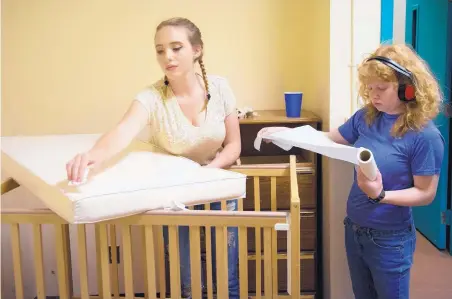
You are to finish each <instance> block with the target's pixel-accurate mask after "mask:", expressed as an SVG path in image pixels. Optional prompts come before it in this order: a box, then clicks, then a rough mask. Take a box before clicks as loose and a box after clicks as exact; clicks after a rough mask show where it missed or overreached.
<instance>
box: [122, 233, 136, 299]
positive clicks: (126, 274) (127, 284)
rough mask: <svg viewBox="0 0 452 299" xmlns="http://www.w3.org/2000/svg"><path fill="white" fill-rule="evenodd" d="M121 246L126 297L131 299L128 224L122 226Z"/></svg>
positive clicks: (130, 254) (132, 295) (131, 273)
mask: <svg viewBox="0 0 452 299" xmlns="http://www.w3.org/2000/svg"><path fill="white" fill-rule="evenodd" d="M121 232H122V247H123V249H122V250H123V255H122V259H123V262H124V284H125V291H126V298H128V299H133V298H134V292H133V267H132V242H131V237H130V226H129V225H124V226H122V231H121Z"/></svg>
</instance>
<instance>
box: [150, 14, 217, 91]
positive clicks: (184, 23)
mask: <svg viewBox="0 0 452 299" xmlns="http://www.w3.org/2000/svg"><path fill="white" fill-rule="evenodd" d="M166 26H181V27H185V28H186V29H187V30H188V40H189V41H190V43H191V44H192V45H199V46H201V49H203V48H204V43H203V41H202V36H201V31H200V30H199V28H198V27H197V26H196V25H195V24H194V23H193V22H192V21H190V20H188V19H186V18H179V17H177V18H171V19H168V20H165V21H163V22H161V23H160V24H159V25H158V26H157V31H159V30H160V29H162V28H163V27H166ZM202 56H203V51H201V55H199V57H197V58H196V59H195V62H196V61H197V62H198V63H199V66H200V68H201V72H202V79H203V81H204V85H205V86H206V92H207V99H208V100H210V91H209V82H208V80H207V73H206V67H205V66H204V62H203V60H202ZM164 82H165V85H166V86H167V87H168V85H169V81H168V78H166V76H165V81H164Z"/></svg>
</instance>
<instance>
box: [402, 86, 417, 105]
mask: <svg viewBox="0 0 452 299" xmlns="http://www.w3.org/2000/svg"><path fill="white" fill-rule="evenodd" d="M398 96H399V99H400V100H401V101H403V102H410V101H412V100H414V99H415V89H414V86H413V85H411V84H399V90H398Z"/></svg>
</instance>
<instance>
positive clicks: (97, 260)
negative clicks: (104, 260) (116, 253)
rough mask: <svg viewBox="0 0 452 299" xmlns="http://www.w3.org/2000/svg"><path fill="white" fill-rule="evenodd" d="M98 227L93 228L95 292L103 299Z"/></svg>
mask: <svg viewBox="0 0 452 299" xmlns="http://www.w3.org/2000/svg"><path fill="white" fill-rule="evenodd" d="M99 229H100V226H99V225H95V226H94V232H95V239H96V271H97V292H98V293H99V297H101V298H103V297H104V294H103V288H102V266H101V265H102V264H101V252H100V250H101V248H100V230H99Z"/></svg>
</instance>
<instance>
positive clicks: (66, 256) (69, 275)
mask: <svg viewBox="0 0 452 299" xmlns="http://www.w3.org/2000/svg"><path fill="white" fill-rule="evenodd" d="M63 236H64V238H63V247H64V259H65V265H66V275H67V281H68V289H69V298H71V297H72V296H73V294H74V286H73V279H72V259H71V245H70V235H69V224H64V225H63Z"/></svg>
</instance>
